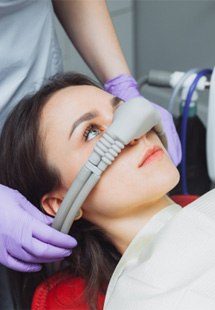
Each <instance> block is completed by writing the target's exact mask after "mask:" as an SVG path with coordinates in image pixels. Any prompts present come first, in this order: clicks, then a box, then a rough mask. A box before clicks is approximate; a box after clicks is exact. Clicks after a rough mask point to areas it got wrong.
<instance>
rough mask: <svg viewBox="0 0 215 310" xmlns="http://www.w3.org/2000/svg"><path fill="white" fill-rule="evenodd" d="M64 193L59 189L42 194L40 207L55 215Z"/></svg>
mask: <svg viewBox="0 0 215 310" xmlns="http://www.w3.org/2000/svg"><path fill="white" fill-rule="evenodd" d="M64 195H65V192H64V191H61V190H57V191H54V192H51V193H47V194H45V195H43V197H42V199H41V207H42V208H43V209H44V211H45V212H46V213H47V214H49V215H51V216H55V215H56V213H57V211H58V209H59V208H60V205H61V203H62V201H63V198H64Z"/></svg>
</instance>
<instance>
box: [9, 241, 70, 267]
mask: <svg viewBox="0 0 215 310" xmlns="http://www.w3.org/2000/svg"><path fill="white" fill-rule="evenodd" d="M32 243H33V244H32V245H31V247H30V252H32V248H34V249H35V251H34V254H32V253H30V252H29V249H28V248H25V247H23V248H21V249H20V246H19V245H17V244H14V240H8V244H7V255H8V257H13V258H14V259H15V258H16V259H17V260H18V261H20V262H21V261H22V262H23V263H33V264H35V263H38V264H39V263H48V262H53V261H56V260H61V259H63V258H64V257H66V256H69V255H71V253H72V251H69V250H64V249H59V248H55V247H52V246H45V245H44V244H43V243H41V242H39V241H38V240H33V241H32ZM14 255H15V257H14Z"/></svg>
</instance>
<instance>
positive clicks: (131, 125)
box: [53, 97, 167, 233]
mask: <svg viewBox="0 0 215 310" xmlns="http://www.w3.org/2000/svg"><path fill="white" fill-rule="evenodd" d="M152 128H154V129H155V131H156V132H157V134H158V136H159V137H160V139H161V141H162V143H163V144H164V146H165V147H166V146H167V140H166V136H165V133H164V131H163V128H162V125H161V119H160V116H159V113H158V112H157V111H156V110H155V109H154V107H153V106H152V104H151V103H150V102H149V101H147V100H146V99H144V98H142V97H137V98H134V99H130V100H128V101H126V102H122V104H121V105H120V106H119V107H118V108H117V109H116V111H115V113H114V116H113V122H112V124H111V125H110V126H109V128H108V129H107V131H106V132H105V133H104V135H103V136H102V137H101V138H100V140H99V141H98V142H97V143H96V145H95V147H94V149H93V151H92V153H91V155H90V156H89V158H88V160H87V162H86V163H85V165H84V166H83V167H82V169H81V170H80V171H79V173H78V175H77V177H76V179H75V180H74V181H73V183H72V185H71V187H70V188H69V190H68V192H67V194H66V196H65V197H64V200H63V202H62V204H61V206H60V208H59V210H58V212H57V214H56V216H55V219H54V222H53V227H54V228H55V229H57V230H59V231H61V232H63V233H68V232H69V230H70V228H71V226H72V223H73V221H74V219H75V217H76V215H77V213H78V211H79V209H80V208H81V206H82V204H83V202H84V201H85V199H86V198H87V196H88V195H89V193H90V192H91V191H92V189H93V188H94V187H95V185H96V183H97V182H98V181H99V179H100V177H101V176H102V174H103V172H104V171H105V170H106V169H107V167H108V166H109V165H111V163H112V162H113V161H114V160H115V158H117V156H118V155H119V154H120V152H121V150H122V149H123V148H124V147H125V146H126V145H127V144H129V143H130V142H131V141H132V140H134V139H137V138H139V137H141V136H143V135H144V134H146V133H147V132H148V131H150V130H151V129H152Z"/></svg>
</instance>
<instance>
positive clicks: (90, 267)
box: [0, 73, 120, 309]
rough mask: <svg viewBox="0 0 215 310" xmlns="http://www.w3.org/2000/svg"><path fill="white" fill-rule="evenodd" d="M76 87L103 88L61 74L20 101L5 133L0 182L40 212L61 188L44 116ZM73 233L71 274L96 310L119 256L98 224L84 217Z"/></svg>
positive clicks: (0, 147)
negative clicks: (59, 95)
mask: <svg viewBox="0 0 215 310" xmlns="http://www.w3.org/2000/svg"><path fill="white" fill-rule="evenodd" d="M74 85H92V86H96V87H99V86H98V85H97V84H96V83H95V82H93V81H91V80H90V79H89V78H87V77H86V76H84V75H80V74H74V73H67V74H60V75H59V74H58V75H56V76H54V77H53V78H51V79H50V80H49V81H48V82H47V83H46V84H45V85H44V86H42V88H41V89H40V90H39V91H37V92H36V93H35V94H33V95H29V96H27V97H25V98H23V99H22V100H21V101H20V102H19V104H18V105H17V106H16V107H15V109H14V110H13V111H12V113H11V114H10V116H9V118H8V119H7V121H6V123H5V125H4V127H3V130H2V134H1V137H0V183H1V184H4V185H6V186H9V187H11V188H14V189H17V190H18V191H19V192H20V193H22V194H23V195H24V196H25V197H26V198H27V199H28V200H29V201H30V202H31V203H33V204H34V205H35V206H36V207H37V208H40V200H41V198H42V196H43V195H44V194H45V193H48V192H50V191H52V190H54V189H56V188H58V186H60V184H61V178H60V174H59V172H58V171H57V170H56V169H55V168H54V167H50V166H49V165H48V163H47V162H46V159H45V155H44V151H43V145H42V141H41V139H40V136H39V123H40V115H41V112H42V109H43V107H44V106H45V104H46V102H47V100H48V99H49V98H50V97H51V96H52V95H53V94H54V93H56V92H57V91H58V90H60V89H63V88H65V87H68V86H74ZM59 104H60V103H59ZM8 207H9V206H8ZM70 234H71V235H72V236H74V237H75V238H76V239H77V241H78V246H77V247H76V248H75V249H74V250H73V253H72V255H71V256H70V257H69V258H68V259H67V262H69V264H68V266H67V267H66V268H67V272H69V273H70V274H71V276H74V277H75V276H80V277H82V278H84V279H85V281H86V285H87V288H86V292H85V293H86V296H87V300H88V304H89V307H90V308H91V309H96V298H97V293H98V291H103V292H104V291H105V288H106V286H107V284H108V282H109V280H110V277H111V275H112V273H113V270H114V268H115V266H116V264H117V262H118V260H119V258H120V254H119V253H118V251H117V250H116V248H115V247H114V246H113V245H112V243H111V242H110V240H109V239H108V238H107V236H106V235H105V234H104V233H103V232H102V231H101V230H100V229H99V228H98V227H97V226H95V225H93V224H92V223H90V222H88V221H86V220H84V219H81V220H79V221H76V222H75V223H74V225H73V227H72V229H71V231H70ZM25 289H26V288H25ZM26 295H27V294H26V291H25V296H26Z"/></svg>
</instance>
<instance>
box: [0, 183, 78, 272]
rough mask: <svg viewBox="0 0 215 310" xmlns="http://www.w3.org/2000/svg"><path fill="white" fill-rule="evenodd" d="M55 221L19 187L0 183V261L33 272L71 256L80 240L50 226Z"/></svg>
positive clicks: (15, 268) (16, 268) (20, 269)
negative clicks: (17, 188)
mask: <svg viewBox="0 0 215 310" xmlns="http://www.w3.org/2000/svg"><path fill="white" fill-rule="evenodd" d="M52 221H53V219H52V218H51V217H49V216H46V215H45V214H43V213H41V212H40V211H39V210H38V209H37V208H36V207H34V206H33V205H32V204H31V203H30V202H29V201H27V200H26V199H25V197H23V196H22V195H21V194H20V193H19V192H18V191H15V190H13V189H11V188H8V187H6V186H3V185H0V263H2V264H3V265H5V266H7V267H9V268H12V269H14V270H18V271H23V272H33V271H39V270H40V269H41V265H40V264H41V263H48V262H53V261H56V260H61V259H62V258H64V257H65V256H69V255H70V254H71V252H72V248H74V247H75V246H76V245H77V242H76V240H75V239H73V238H72V237H71V236H68V235H66V234H63V233H61V232H58V231H57V230H55V229H53V228H51V227H50V226H48V225H50V224H51V223H52Z"/></svg>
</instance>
